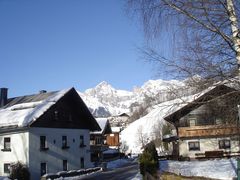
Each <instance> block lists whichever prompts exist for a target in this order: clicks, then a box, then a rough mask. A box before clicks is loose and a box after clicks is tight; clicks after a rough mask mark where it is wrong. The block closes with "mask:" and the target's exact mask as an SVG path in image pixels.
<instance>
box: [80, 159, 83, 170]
mask: <svg viewBox="0 0 240 180" xmlns="http://www.w3.org/2000/svg"><path fill="white" fill-rule="evenodd" d="M80 165H81V168H84V158H83V157H81V159H80Z"/></svg>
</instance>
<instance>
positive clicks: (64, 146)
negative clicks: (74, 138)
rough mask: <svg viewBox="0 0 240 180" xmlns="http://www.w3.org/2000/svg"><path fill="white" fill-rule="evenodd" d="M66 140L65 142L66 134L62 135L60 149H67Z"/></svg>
mask: <svg viewBox="0 0 240 180" xmlns="http://www.w3.org/2000/svg"><path fill="white" fill-rule="evenodd" d="M68 148H69V146H68V142H67V136H65V135H64V136H62V149H68Z"/></svg>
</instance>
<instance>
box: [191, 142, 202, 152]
mask: <svg viewBox="0 0 240 180" xmlns="http://www.w3.org/2000/svg"><path fill="white" fill-rule="evenodd" d="M188 148H189V151H199V150H200V143H199V141H193V142H188Z"/></svg>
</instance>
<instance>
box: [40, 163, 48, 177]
mask: <svg viewBox="0 0 240 180" xmlns="http://www.w3.org/2000/svg"><path fill="white" fill-rule="evenodd" d="M40 166H41V167H40V171H41V172H40V174H41V176H42V175H44V174H46V173H47V163H41V165H40Z"/></svg>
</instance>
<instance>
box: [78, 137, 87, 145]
mask: <svg viewBox="0 0 240 180" xmlns="http://www.w3.org/2000/svg"><path fill="white" fill-rule="evenodd" d="M79 140H80V142H79V147H86V145H85V143H84V135H80V138H79Z"/></svg>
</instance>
